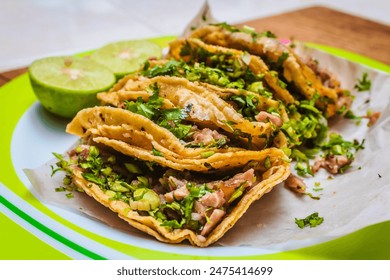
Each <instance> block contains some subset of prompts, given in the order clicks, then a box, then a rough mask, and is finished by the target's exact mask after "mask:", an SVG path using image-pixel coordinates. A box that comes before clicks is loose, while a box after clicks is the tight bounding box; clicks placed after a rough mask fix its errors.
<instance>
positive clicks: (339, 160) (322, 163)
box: [311, 155, 352, 174]
mask: <svg viewBox="0 0 390 280" xmlns="http://www.w3.org/2000/svg"><path fill="white" fill-rule="evenodd" d="M351 162H352V160H351V159H349V158H348V157H347V156H345V155H334V156H328V157H326V158H325V159H318V160H316V161H315V162H314V165H313V166H312V168H311V170H312V171H313V173H315V172H317V171H318V170H319V169H320V168H321V167H322V168H325V169H326V170H327V171H328V172H329V173H332V174H337V173H339V171H340V169H341V168H343V167H345V166H346V165H348V164H350V163H351Z"/></svg>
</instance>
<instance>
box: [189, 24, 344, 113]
mask: <svg viewBox="0 0 390 280" xmlns="http://www.w3.org/2000/svg"><path fill="white" fill-rule="evenodd" d="M190 37H191V38H198V39H200V40H202V41H203V42H205V43H207V44H212V45H218V46H223V47H226V48H234V49H239V50H245V51H247V52H249V53H250V54H253V55H256V56H259V57H261V58H263V59H264V60H266V61H267V62H268V63H272V64H274V65H277V64H281V65H278V66H279V67H281V69H282V70H281V73H282V75H283V77H284V78H285V79H286V81H287V82H289V83H293V84H294V85H295V87H296V89H297V90H298V91H299V92H300V93H301V94H302V95H303V96H304V97H306V98H307V99H311V98H313V96H314V95H315V94H316V92H318V93H319V94H320V96H321V97H323V98H322V99H325V101H322V102H321V101H319V105H320V106H322V107H325V110H326V113H327V116H329V117H330V116H333V115H334V114H335V113H336V110H337V108H336V103H337V99H338V96H339V94H340V92H341V90H340V89H339V88H338V87H337V86H338V84H337V83H333V84H334V85H335V86H336V88H332V87H329V86H327V85H324V84H323V83H322V81H321V79H320V78H319V77H318V76H317V75H316V73H315V72H314V71H313V70H312V69H311V67H309V66H308V65H306V64H305V63H304V62H303V61H302V59H301V58H300V57H298V55H296V54H295V52H294V51H293V50H292V49H291V48H290V47H288V46H286V45H284V44H282V43H281V42H280V41H278V40H277V39H275V38H272V36H271V37H270V36H255V35H254V34H250V33H248V32H242V31H240V30H238V29H235V28H227V27H226V26H223V25H220V26H213V25H209V26H205V27H202V28H199V29H197V30H195V31H194V32H193V33H192V34H191V36H190ZM281 58H283V60H281ZM278 62H281V63H278ZM326 99H327V100H326Z"/></svg>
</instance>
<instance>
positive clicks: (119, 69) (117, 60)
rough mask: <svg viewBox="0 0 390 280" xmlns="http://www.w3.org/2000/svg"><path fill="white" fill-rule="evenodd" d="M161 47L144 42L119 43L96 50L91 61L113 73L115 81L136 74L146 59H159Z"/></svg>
mask: <svg viewBox="0 0 390 280" xmlns="http://www.w3.org/2000/svg"><path fill="white" fill-rule="evenodd" d="M161 54H162V50H161V47H160V46H159V45H157V44H155V43H153V42H150V41H146V40H134V41H120V42H115V43H111V44H108V45H106V46H103V47H102V48H100V49H98V50H96V51H95V52H94V53H93V54H92V55H91V59H92V60H94V61H96V62H98V63H100V64H102V65H104V66H106V67H107V68H109V69H110V70H111V71H112V72H114V74H115V76H116V77H117V79H119V78H121V77H123V76H124V75H127V74H130V73H134V72H136V71H137V70H138V69H139V67H140V66H141V65H142V63H144V62H145V61H146V60H147V59H148V58H151V57H155V58H161Z"/></svg>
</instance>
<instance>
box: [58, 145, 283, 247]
mask: <svg viewBox="0 0 390 280" xmlns="http://www.w3.org/2000/svg"><path fill="white" fill-rule="evenodd" d="M245 153H246V152H242V151H240V152H237V154H233V155H232V157H233V158H236V157H238V158H240V159H241V160H238V161H235V163H234V164H233V165H234V169H231V170H230V169H229V172H228V173H226V170H225V169H224V168H221V169H219V173H214V174H213V175H212V177H210V175H208V176H205V175H201V174H199V173H194V172H190V171H188V170H185V171H181V172H178V171H177V170H174V169H170V168H167V167H166V166H165V165H160V164H156V163H155V162H153V163H152V162H145V161H143V160H140V159H139V158H137V159H135V158H133V157H125V156H123V155H120V154H117V153H115V152H113V151H111V150H108V149H107V148H106V147H104V146H96V145H92V146H91V145H86V144H83V145H80V146H78V147H76V148H75V149H74V150H72V151H70V152H69V161H70V162H72V164H67V163H64V162H65V161H66V160H65V159H62V160H61V163H60V164H59V165H62V166H66V172H67V174H68V176H69V177H70V178H71V179H72V182H73V183H74V184H75V185H76V186H77V187H79V188H82V189H83V190H84V192H85V193H86V194H87V195H89V196H91V197H93V198H94V199H95V200H96V201H98V202H99V203H101V204H102V205H104V206H106V207H108V208H110V209H111V210H112V211H114V212H116V213H117V214H118V216H119V217H120V218H122V219H123V220H125V221H127V222H128V223H129V224H130V225H131V226H133V227H135V228H137V229H139V230H141V231H143V232H145V233H147V234H149V235H151V236H153V237H155V238H156V239H157V240H160V241H162V242H166V243H180V242H182V241H184V240H188V241H189V242H190V243H191V244H192V245H196V246H199V247H206V246H209V245H210V244H212V243H214V242H216V241H217V240H218V239H220V238H221V237H223V235H224V234H225V233H226V232H227V231H228V230H229V229H230V228H232V227H233V226H234V224H235V223H236V222H237V221H238V220H239V219H240V218H241V216H242V215H243V214H244V213H245V212H246V211H247V210H248V208H249V207H250V205H251V204H252V203H254V202H255V201H256V200H258V199H260V198H261V197H262V196H263V195H264V194H265V193H267V192H269V191H271V190H272V188H273V187H275V186H276V185H277V184H279V183H280V182H282V181H284V180H285V179H286V178H287V176H288V175H289V173H290V171H289V164H288V162H286V161H285V160H284V158H285V155H284V153H283V152H282V151H281V150H278V149H274V148H272V149H266V150H262V151H256V152H255V151H248V153H249V155H246V154H245ZM229 168H230V167H229ZM227 174H228V175H227ZM226 176H227V177H226Z"/></svg>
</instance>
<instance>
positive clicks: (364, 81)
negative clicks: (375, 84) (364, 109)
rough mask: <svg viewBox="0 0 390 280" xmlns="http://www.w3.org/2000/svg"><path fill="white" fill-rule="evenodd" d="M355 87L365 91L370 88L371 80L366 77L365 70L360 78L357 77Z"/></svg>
mask: <svg viewBox="0 0 390 280" xmlns="http://www.w3.org/2000/svg"><path fill="white" fill-rule="evenodd" d="M355 89H357V91H366V90H370V89H371V80H369V79H368V74H367V73H366V72H365V73H363V76H362V78H361V79H358V82H357V84H356V85H355Z"/></svg>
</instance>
